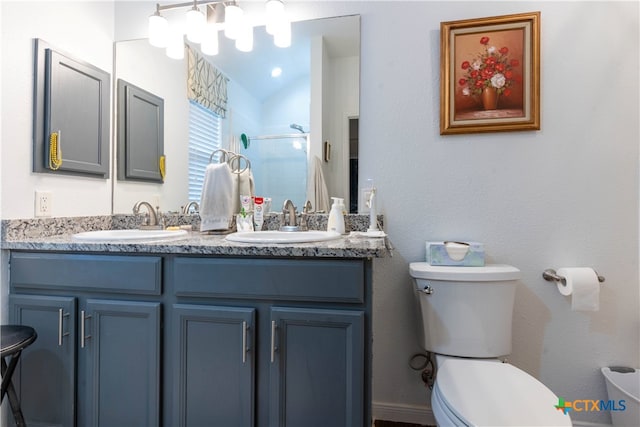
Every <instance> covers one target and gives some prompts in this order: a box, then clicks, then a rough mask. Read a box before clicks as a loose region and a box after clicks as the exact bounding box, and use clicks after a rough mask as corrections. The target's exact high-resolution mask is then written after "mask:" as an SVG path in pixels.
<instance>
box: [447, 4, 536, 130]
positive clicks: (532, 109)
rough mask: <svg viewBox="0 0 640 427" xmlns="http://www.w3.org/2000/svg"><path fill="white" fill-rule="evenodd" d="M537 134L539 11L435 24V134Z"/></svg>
mask: <svg viewBox="0 0 640 427" xmlns="http://www.w3.org/2000/svg"><path fill="white" fill-rule="evenodd" d="M521 130H540V12H529V13H520V14H514V15H503V16H493V17H488V18H479V19H466V20H462V21H449V22H441V23H440V134H441V135H449V134H461V133H477V132H503V131H521Z"/></svg>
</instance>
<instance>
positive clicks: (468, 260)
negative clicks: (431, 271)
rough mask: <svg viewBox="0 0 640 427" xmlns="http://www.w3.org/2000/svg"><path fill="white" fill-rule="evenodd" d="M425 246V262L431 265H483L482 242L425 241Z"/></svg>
mask: <svg viewBox="0 0 640 427" xmlns="http://www.w3.org/2000/svg"><path fill="white" fill-rule="evenodd" d="M447 243H449V244H447ZM467 245H468V246H467ZM447 246H448V248H447ZM465 246H466V247H465ZM426 247H427V262H428V263H429V264H431V265H449V266H464V267H482V266H484V245H483V244H482V243H478V242H427V243H426Z"/></svg>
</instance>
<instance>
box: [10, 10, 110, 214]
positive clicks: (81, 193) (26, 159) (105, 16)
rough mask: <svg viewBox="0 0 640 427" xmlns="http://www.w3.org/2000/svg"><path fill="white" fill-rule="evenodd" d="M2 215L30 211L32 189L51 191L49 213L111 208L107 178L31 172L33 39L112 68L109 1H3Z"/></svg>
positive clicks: (92, 62)
mask: <svg viewBox="0 0 640 427" xmlns="http://www.w3.org/2000/svg"><path fill="white" fill-rule="evenodd" d="M0 7H1V8H2V25H1V26H0V27H1V30H2V59H1V61H2V80H1V84H2V101H0V102H1V104H0V105H1V110H2V170H1V171H0V174H1V175H2V189H1V190H2V194H3V197H2V209H1V212H2V217H3V218H5V219H6V218H29V217H33V215H34V191H35V190H36V189H37V190H48V191H51V192H52V196H53V204H52V214H53V215H54V216H75V215H104V214H109V213H110V212H111V178H110V179H77V178H70V177H65V176H61V175H60V176H54V175H52V174H34V173H32V172H31V165H32V163H31V159H32V132H31V123H32V112H31V109H32V97H33V90H32V87H33V39H34V38H41V39H43V40H45V41H46V42H48V43H49V44H50V45H52V46H53V47H55V48H57V49H60V50H62V51H64V52H67V53H68V54H70V55H72V56H74V57H76V58H81V59H82V60H84V61H86V62H89V63H91V64H93V65H95V66H96V67H98V68H101V69H103V70H105V71H108V72H109V73H111V72H112V64H113V60H112V43H113V34H114V33H113V28H114V20H113V16H114V12H113V3H112V2H110V1H95V2H50V1H48V2H46V1H45V2H31V1H3V2H1V3H0Z"/></svg>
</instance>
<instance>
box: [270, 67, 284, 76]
mask: <svg viewBox="0 0 640 427" xmlns="http://www.w3.org/2000/svg"><path fill="white" fill-rule="evenodd" d="M280 74H282V68H280V67H274V68H273V70H271V77H280Z"/></svg>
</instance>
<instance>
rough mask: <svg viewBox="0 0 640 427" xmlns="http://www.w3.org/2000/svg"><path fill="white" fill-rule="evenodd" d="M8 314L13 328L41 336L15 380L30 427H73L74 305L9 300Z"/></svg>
mask: <svg viewBox="0 0 640 427" xmlns="http://www.w3.org/2000/svg"><path fill="white" fill-rule="evenodd" d="M9 310H10V314H9V317H10V319H9V320H10V323H13V324H21V325H27V326H31V327H32V328H34V329H35V330H36V333H37V334H38V338H37V339H36V340H35V341H34V342H33V344H31V345H30V346H29V347H27V348H26V349H25V350H24V351H23V352H22V355H21V357H20V364H19V365H18V366H19V368H18V370H16V372H15V373H14V377H13V378H14V383H15V385H16V388H17V389H18V393H19V396H20V403H21V406H22V412H23V414H24V417H25V421H26V423H27V425H48V426H73V425H75V412H76V411H75V409H76V406H75V402H76V369H75V367H76V346H75V343H76V341H75V340H76V329H75V327H76V299H75V298H70V297H69V298H67V297H52V296H40V295H10V296H9Z"/></svg>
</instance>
